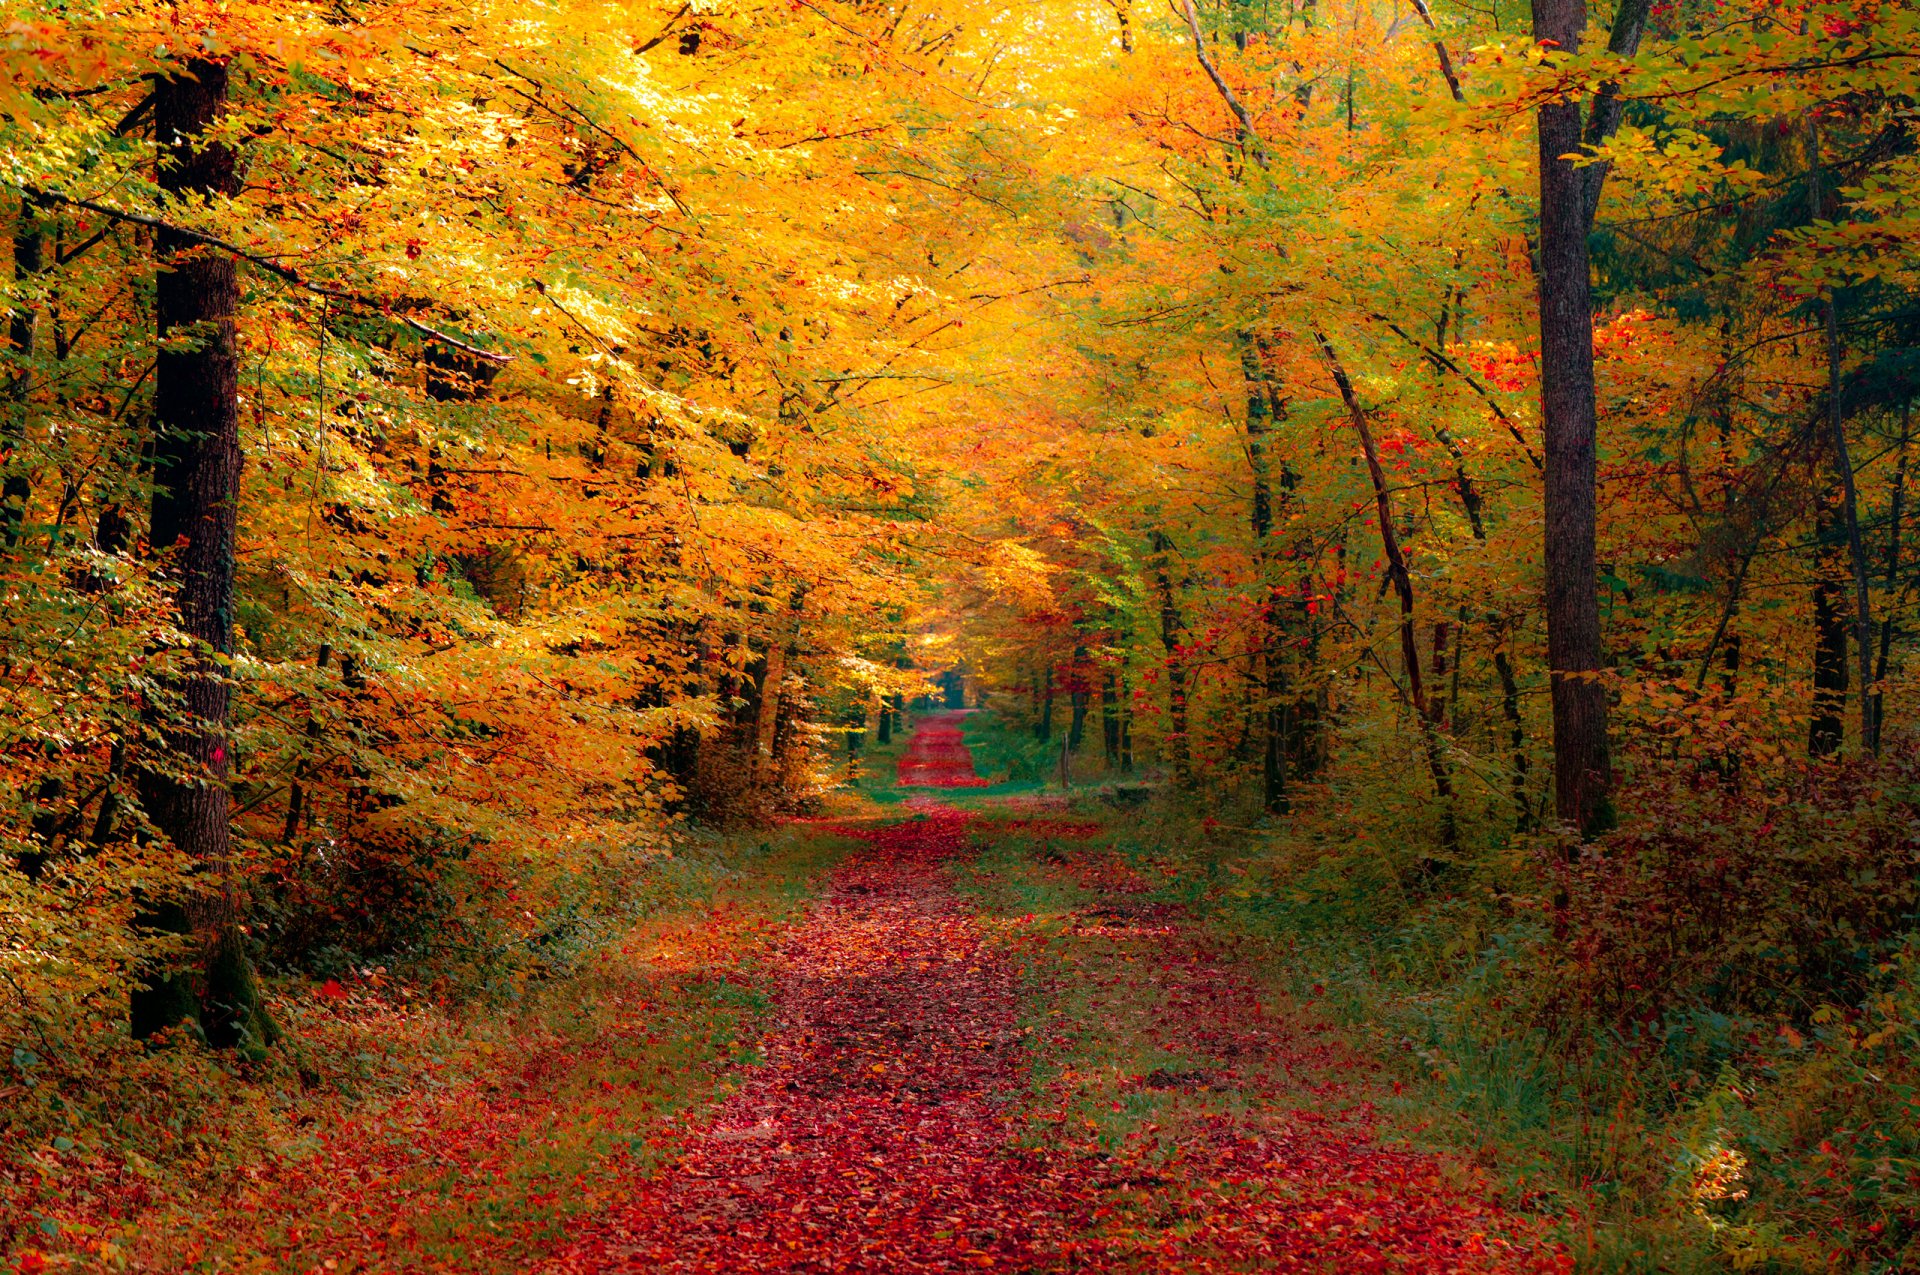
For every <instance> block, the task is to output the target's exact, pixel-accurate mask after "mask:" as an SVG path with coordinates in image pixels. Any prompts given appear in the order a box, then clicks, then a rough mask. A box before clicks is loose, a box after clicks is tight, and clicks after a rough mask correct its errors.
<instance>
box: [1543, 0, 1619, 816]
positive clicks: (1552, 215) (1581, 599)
mask: <svg viewBox="0 0 1920 1275" xmlns="http://www.w3.org/2000/svg"><path fill="white" fill-rule="evenodd" d="M1586 25H1587V6H1586V0H1534V4H1533V34H1534V38H1535V39H1537V40H1543V41H1544V40H1552V41H1554V42H1555V46H1556V47H1557V48H1558V49H1560V50H1563V51H1565V52H1567V53H1573V52H1576V51H1577V50H1578V48H1579V45H1580V37H1581V34H1582V33H1583V32H1584V31H1585V29H1586ZM1537 121H1538V128H1539V143H1540V399H1541V415H1542V418H1543V420H1544V422H1545V452H1546V469H1545V478H1546V585H1547V588H1546V594H1547V597H1546V603H1547V666H1548V674H1549V677H1550V678H1551V697H1552V703H1553V772H1554V797H1555V801H1556V803H1557V807H1556V808H1557V811H1558V814H1559V818H1560V820H1561V822H1563V823H1565V824H1568V825H1570V826H1571V827H1572V828H1574V829H1575V830H1576V831H1577V832H1579V833H1580V834H1581V835H1583V836H1584V835H1590V834H1592V833H1595V832H1599V831H1602V830H1604V829H1605V828H1606V827H1608V826H1609V825H1610V824H1611V823H1612V821H1613V804H1612V799H1611V789H1612V784H1613V769H1612V766H1611V764H1610V762H1609V760H1608V755H1607V697H1606V688H1605V687H1604V686H1602V685H1601V682H1600V678H1599V672H1600V599H1599V576H1598V570H1597V567H1596V562H1595V536H1596V531H1595V526H1596V514H1595V502H1596V496H1595V485H1596V482H1597V475H1598V469H1597V460H1596V453H1595V446H1596V440H1595V435H1596V427H1597V420H1596V415H1595V408H1594V391H1593V303H1592V295H1591V291H1590V282H1591V281H1590V278H1589V273H1588V272H1589V265H1588V260H1587V227H1588V220H1587V211H1586V209H1587V193H1588V188H1587V180H1588V179H1587V177H1586V175H1585V173H1584V172H1582V170H1580V169H1578V168H1576V167H1574V165H1573V163H1572V161H1571V160H1569V159H1566V158H1563V157H1564V156H1568V155H1573V154H1577V153H1578V152H1579V150H1580V143H1581V131H1580V105H1579V103H1578V102H1577V101H1575V100H1573V99H1572V98H1568V99H1566V100H1563V101H1557V102H1548V103H1546V104H1544V105H1542V106H1541V107H1540V108H1539V110H1538V112H1537Z"/></svg>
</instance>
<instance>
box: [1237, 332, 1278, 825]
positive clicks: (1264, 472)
mask: <svg viewBox="0 0 1920 1275" xmlns="http://www.w3.org/2000/svg"><path fill="white" fill-rule="evenodd" d="M1239 344H1240V370H1241V375H1242V377H1243V379H1244V380H1245V382H1246V395H1247V468H1248V470H1249V471H1250V474H1251V477H1252V479H1253V494H1252V498H1251V501H1250V508H1249V510H1248V523H1249V527H1250V530H1251V531H1252V532H1253V560H1254V565H1255V569H1256V570H1257V571H1258V572H1259V573H1260V592H1259V596H1260V598H1261V599H1262V612H1261V616H1262V618H1261V621H1260V646H1259V658H1258V659H1257V660H1256V661H1254V662H1253V663H1252V664H1251V666H1250V667H1249V668H1248V670H1247V677H1248V689H1249V691H1251V692H1253V693H1254V694H1255V695H1257V697H1258V699H1259V701H1260V703H1261V709H1262V711H1261V713H1260V714H1259V716H1260V718H1261V720H1262V725H1263V728H1264V729H1263V731H1262V736H1263V738H1262V748H1261V758H1260V804H1261V807H1262V808H1263V809H1265V810H1267V811H1268V812H1269V813H1272V814H1285V813H1286V812H1287V810H1288V808H1289V806H1290V804H1291V803H1290V801H1289V800H1288V793H1287V730H1288V725H1289V723H1288V713H1287V711H1286V707H1285V704H1284V699H1285V695H1286V657H1285V653H1284V651H1283V649H1282V638H1283V631H1282V628H1281V624H1280V616H1279V612H1278V610H1277V608H1276V607H1275V605H1274V601H1275V599H1274V588H1273V563H1272V561H1271V559H1272V556H1273V475H1272V465H1271V463H1270V461H1269V460H1268V457H1267V446H1268V440H1267V433H1268V429H1269V427H1270V426H1271V425H1272V423H1273V419H1274V417H1275V415H1277V413H1276V412H1275V410H1274V409H1275V407H1276V405H1277V398H1276V396H1275V395H1274V393H1273V387H1272V385H1271V377H1270V375H1269V373H1268V371H1267V365H1266V358H1265V354H1266V346H1265V343H1264V342H1263V341H1261V340H1259V339H1258V338H1256V337H1255V336H1254V335H1253V334H1252V333H1251V332H1241V333H1240V334H1239Z"/></svg>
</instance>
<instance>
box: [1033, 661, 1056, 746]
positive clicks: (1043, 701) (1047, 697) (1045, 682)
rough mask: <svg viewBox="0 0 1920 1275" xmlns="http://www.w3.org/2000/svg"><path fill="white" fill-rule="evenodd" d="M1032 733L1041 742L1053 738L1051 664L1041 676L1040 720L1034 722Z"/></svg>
mask: <svg viewBox="0 0 1920 1275" xmlns="http://www.w3.org/2000/svg"><path fill="white" fill-rule="evenodd" d="M1033 735H1034V738H1035V739H1038V740H1039V741H1040V742H1041V743H1043V744H1044V743H1047V742H1048V741H1050V740H1051V739H1052V738H1053V665H1051V664H1049V665H1047V671H1046V673H1045V674H1044V675H1043V677H1042V682H1041V691H1040V720H1039V721H1038V722H1037V723H1035V724H1034V728H1033Z"/></svg>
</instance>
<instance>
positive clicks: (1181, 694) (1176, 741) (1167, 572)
mask: <svg viewBox="0 0 1920 1275" xmlns="http://www.w3.org/2000/svg"><path fill="white" fill-rule="evenodd" d="M1151 547H1152V550H1153V584H1154V589H1155V591H1156V592H1157V593H1158V594H1159V595H1160V645H1161V646H1162V647H1164V648H1165V649H1166V652H1167V727H1168V729H1167V733H1166V748H1167V757H1168V760H1169V761H1171V762H1172V763H1173V777H1174V779H1175V781H1176V782H1177V783H1178V784H1179V785H1180V787H1182V788H1186V787H1190V786H1191V785H1192V783H1193V750H1192V748H1191V747H1190V745H1189V743H1188V740H1187V666H1186V662H1185V659H1184V657H1183V656H1182V654H1181V650H1180V630H1181V629H1182V628H1183V627H1185V626H1184V625H1183V624H1182V622H1181V619H1180V602H1179V599H1178V597H1177V596H1176V595H1175V594H1174V589H1173V539H1172V537H1170V536H1168V535H1167V533H1166V532H1164V531H1160V530H1157V529H1156V530H1155V531H1154V533H1153V536H1152V538H1151Z"/></svg>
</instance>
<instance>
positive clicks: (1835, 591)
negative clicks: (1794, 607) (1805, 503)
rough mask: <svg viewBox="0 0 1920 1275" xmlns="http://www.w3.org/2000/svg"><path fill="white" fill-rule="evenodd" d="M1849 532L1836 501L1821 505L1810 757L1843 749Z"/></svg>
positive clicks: (1816, 544)
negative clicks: (1844, 549)
mask: <svg viewBox="0 0 1920 1275" xmlns="http://www.w3.org/2000/svg"><path fill="white" fill-rule="evenodd" d="M1845 534H1846V532H1845V531H1844V530H1843V529H1842V527H1841V526H1840V516H1839V511H1838V510H1837V509H1835V508H1834V505H1833V502H1832V501H1831V500H1823V501H1821V502H1820V512H1819V515H1818V517H1817V518H1816V519H1815V521H1814V568H1813V570H1814V578H1813V717H1812V720H1811V721H1809V722H1808V724H1807V755H1808V756H1809V757H1828V756H1831V755H1832V754H1834V753H1837V752H1839V751H1840V746H1841V744H1843V743H1844V742H1845V741H1846V737H1847V727H1846V720H1845V714H1846V711H1847V682H1848V680H1849V679H1848V677H1847V634H1848V632H1849V631H1850V630H1851V629H1852V627H1853V626H1852V624H1851V623H1850V617H1849V616H1848V614H1847V598H1846V589H1845V586H1844V585H1842V583H1841V581H1842V580H1843V579H1844V578H1845V576H1846V567H1845V566H1844V565H1843V564H1842V563H1841V560H1840V542H1841V538H1842V537H1843V536H1844V535H1845Z"/></svg>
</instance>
